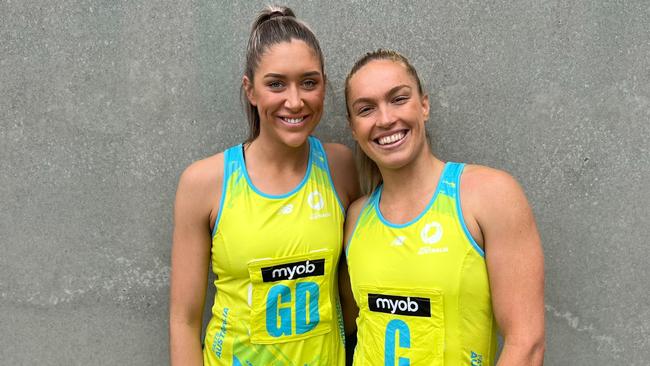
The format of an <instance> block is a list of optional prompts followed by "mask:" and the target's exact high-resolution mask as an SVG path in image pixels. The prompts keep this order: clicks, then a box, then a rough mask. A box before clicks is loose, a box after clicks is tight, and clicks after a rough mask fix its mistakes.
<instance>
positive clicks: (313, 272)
mask: <svg viewBox="0 0 650 366" xmlns="http://www.w3.org/2000/svg"><path fill="white" fill-rule="evenodd" d="M324 274H325V259H314V260H310V259H308V260H306V261H301V262H293V263H286V264H278V265H275V266H271V267H263V268H262V281H263V282H276V281H282V280H295V279H297V278H304V277H312V276H323V275H324Z"/></svg>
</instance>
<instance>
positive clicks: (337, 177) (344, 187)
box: [323, 143, 360, 210]
mask: <svg viewBox="0 0 650 366" xmlns="http://www.w3.org/2000/svg"><path fill="white" fill-rule="evenodd" d="M323 147H324V148H325V152H326V153H327V161H328V163H329V167H330V172H331V173H332V180H333V181H334V188H335V189H336V193H337V194H338V195H339V198H340V199H341V203H342V204H343V209H345V210H347V208H348V206H349V205H350V203H352V202H353V201H354V200H356V199H357V198H359V195H360V191H359V178H358V176H357V168H356V165H355V164H354V157H353V156H352V151H350V149H348V148H347V147H346V146H344V145H341V144H334V143H327V144H324V145H323Z"/></svg>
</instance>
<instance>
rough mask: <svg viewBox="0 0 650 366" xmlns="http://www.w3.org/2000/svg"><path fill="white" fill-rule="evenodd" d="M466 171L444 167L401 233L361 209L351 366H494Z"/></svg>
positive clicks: (353, 256)
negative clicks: (463, 200)
mask: <svg viewBox="0 0 650 366" xmlns="http://www.w3.org/2000/svg"><path fill="white" fill-rule="evenodd" d="M463 167H464V165H463V164H458V163H447V164H446V165H445V168H444V169H443V172H442V174H441V177H440V181H439V183H438V187H437V188H436V192H435V194H434V195H433V197H432V199H431V201H430V202H429V204H428V205H427V207H426V209H425V210H424V211H423V212H422V213H421V214H420V215H419V216H418V217H416V218H415V219H413V220H412V221H410V222H407V223H405V224H401V225H397V224H393V223H391V222H389V221H388V220H386V219H385V218H384V217H383V216H382V214H381V212H380V210H379V201H380V199H381V192H382V187H381V186H380V187H379V188H377V189H376V190H375V191H374V192H373V194H372V195H371V196H370V197H369V199H368V201H367V203H366V206H365V207H364V208H363V209H362V211H361V213H360V216H359V219H358V221H357V223H356V227H355V229H354V231H353V234H352V236H351V238H350V240H349V242H348V245H347V248H346V254H347V262H348V268H349V271H350V281H351V284H352V290H353V293H354V298H355V300H356V302H357V304H358V305H359V309H360V311H359V317H358V318H357V327H358V333H357V337H358V343H357V347H356V349H355V352H354V365H372V366H379V365H386V366H392V365H399V366H405V365H423V366H442V365H446V366H459V365H463V366H465V365H467V366H483V365H486V366H487V365H492V364H493V363H494V358H495V355H494V354H495V352H496V322H495V320H494V316H493V314H492V305H491V296H490V287H489V282H488V274H487V269H486V264H485V259H484V252H483V250H482V249H481V248H480V247H479V246H478V245H477V244H476V242H475V241H474V240H473V238H472V236H471V235H470V233H469V231H468V230H467V227H466V226H465V223H464V221H463V215H462V212H461V207H460V199H459V187H460V183H459V182H460V175H461V172H462V171H463Z"/></svg>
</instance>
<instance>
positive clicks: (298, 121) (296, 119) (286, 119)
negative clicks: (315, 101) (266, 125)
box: [280, 116, 307, 125]
mask: <svg viewBox="0 0 650 366" xmlns="http://www.w3.org/2000/svg"><path fill="white" fill-rule="evenodd" d="M280 119H281V120H282V121H283V122H284V123H286V124H289V125H299V124H301V123H302V122H304V121H305V120H306V119H307V116H302V117H280Z"/></svg>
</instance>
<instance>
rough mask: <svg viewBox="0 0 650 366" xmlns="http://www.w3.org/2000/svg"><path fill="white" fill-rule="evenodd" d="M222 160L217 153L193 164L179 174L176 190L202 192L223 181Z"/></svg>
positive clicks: (221, 154)
mask: <svg viewBox="0 0 650 366" xmlns="http://www.w3.org/2000/svg"><path fill="white" fill-rule="evenodd" d="M223 159H224V154H223V153H218V154H215V155H212V156H210V157H207V158H205V159H201V160H197V161H195V162H193V163H192V164H190V165H189V166H188V167H187V168H185V170H184V171H183V173H182V174H181V177H180V181H179V184H178V188H179V189H190V190H199V191H202V190H206V189H210V187H212V186H214V185H215V183H220V182H221V180H222V179H223ZM217 185H218V184H217Z"/></svg>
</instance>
